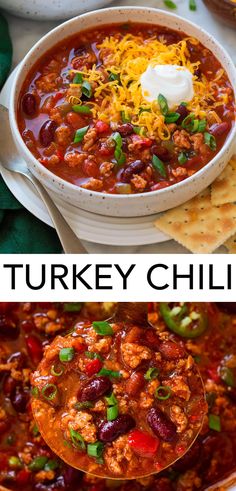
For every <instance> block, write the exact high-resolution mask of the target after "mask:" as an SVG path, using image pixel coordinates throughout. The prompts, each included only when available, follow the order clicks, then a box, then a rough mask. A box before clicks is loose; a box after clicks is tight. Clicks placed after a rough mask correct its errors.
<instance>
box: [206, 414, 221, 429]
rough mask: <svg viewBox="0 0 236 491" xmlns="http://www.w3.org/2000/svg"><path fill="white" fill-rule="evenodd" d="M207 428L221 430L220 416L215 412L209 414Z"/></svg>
mask: <svg viewBox="0 0 236 491" xmlns="http://www.w3.org/2000/svg"><path fill="white" fill-rule="evenodd" d="M208 424H209V428H210V430H215V431H221V421H220V417H219V416H217V415H216V414H209V423H208Z"/></svg>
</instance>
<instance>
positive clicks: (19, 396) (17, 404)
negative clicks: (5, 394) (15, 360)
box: [10, 385, 29, 413]
mask: <svg viewBox="0 0 236 491" xmlns="http://www.w3.org/2000/svg"><path fill="white" fill-rule="evenodd" d="M10 400H11V403H12V406H13V408H14V409H15V411H16V412H17V413H25V411H26V407H27V404H28V401H29V394H28V393H27V392H25V391H24V389H23V387H22V386H19V385H18V386H17V387H16V390H15V391H14V392H13V393H12V394H11V396H10Z"/></svg>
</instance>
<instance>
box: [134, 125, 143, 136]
mask: <svg viewBox="0 0 236 491" xmlns="http://www.w3.org/2000/svg"><path fill="white" fill-rule="evenodd" d="M133 130H134V133H136V135H141V133H142V131H143V128H142V126H134V127H133Z"/></svg>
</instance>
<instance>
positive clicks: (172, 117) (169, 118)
mask: <svg viewBox="0 0 236 491" xmlns="http://www.w3.org/2000/svg"><path fill="white" fill-rule="evenodd" d="M179 118H180V114H179V113H168V114H167V115H166V117H165V123H167V124H169V123H175V122H176V121H178V119H179Z"/></svg>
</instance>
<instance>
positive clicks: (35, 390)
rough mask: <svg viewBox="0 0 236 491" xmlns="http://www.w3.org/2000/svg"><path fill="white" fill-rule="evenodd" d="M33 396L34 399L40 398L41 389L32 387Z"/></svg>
mask: <svg viewBox="0 0 236 491" xmlns="http://www.w3.org/2000/svg"><path fill="white" fill-rule="evenodd" d="M31 395H32V397H38V395H39V389H38V387H32V389H31Z"/></svg>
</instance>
